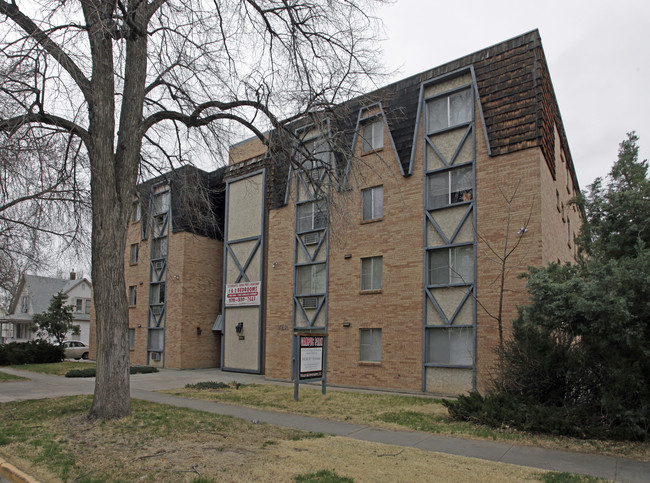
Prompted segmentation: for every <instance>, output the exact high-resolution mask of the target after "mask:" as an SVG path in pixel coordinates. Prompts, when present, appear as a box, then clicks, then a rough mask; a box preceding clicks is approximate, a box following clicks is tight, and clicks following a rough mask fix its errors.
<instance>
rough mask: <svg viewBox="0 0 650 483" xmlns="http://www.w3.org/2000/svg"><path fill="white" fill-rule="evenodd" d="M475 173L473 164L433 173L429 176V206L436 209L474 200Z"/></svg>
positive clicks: (430, 208)
mask: <svg viewBox="0 0 650 483" xmlns="http://www.w3.org/2000/svg"><path fill="white" fill-rule="evenodd" d="M473 189H474V173H473V171H472V166H471V165H465V166H462V167H459V168H454V169H448V170H446V171H442V172H439V173H433V174H430V175H428V177H427V208H428V209H429V210H435V209H437V208H444V207H446V206H449V205H454V204H457V203H463V202H466V201H472V198H473V197H474V193H473Z"/></svg>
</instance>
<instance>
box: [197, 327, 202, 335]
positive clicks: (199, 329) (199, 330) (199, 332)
mask: <svg viewBox="0 0 650 483" xmlns="http://www.w3.org/2000/svg"><path fill="white" fill-rule="evenodd" d="M201 332H202V331H201V327H197V328H196V335H201Z"/></svg>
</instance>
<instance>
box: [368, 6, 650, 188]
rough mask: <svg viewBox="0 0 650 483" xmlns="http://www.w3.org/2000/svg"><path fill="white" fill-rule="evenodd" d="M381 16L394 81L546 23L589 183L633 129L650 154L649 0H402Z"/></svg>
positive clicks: (580, 168) (573, 140)
mask: <svg viewBox="0 0 650 483" xmlns="http://www.w3.org/2000/svg"><path fill="white" fill-rule="evenodd" d="M378 15H379V16H380V17H381V18H382V20H383V21H384V25H385V29H386V32H385V35H386V40H385V41H384V42H383V50H384V56H383V58H384V63H385V66H386V68H387V69H388V70H395V69H399V72H398V74H397V75H396V76H395V77H394V78H393V79H391V80H399V79H401V78H403V77H407V76H410V75H412V74H417V73H418V72H422V71H425V70H428V69H430V68H432V67H436V66H439V65H441V64H444V63H446V62H449V61H452V60H455V59H457V58H459V57H463V56H465V55H467V54H470V53H473V52H476V51H478V50H481V49H483V48H485V47H489V46H491V45H494V44H497V43H500V42H502V41H504V40H507V39H510V38H512V37H516V36H518V35H520V34H523V33H525V32H528V31H530V30H533V29H536V28H537V29H539V32H540V35H541V37H542V46H543V48H544V53H545V54H546V61H547V63H548V65H549V70H550V73H551V81H552V82H553V87H554V89H555V95H556V96H557V98H558V103H559V106H560V113H561V115H562V120H563V121H564V126H565V129H566V132H567V137H568V140H569V148H570V150H571V155H572V157H573V161H574V163H575V165H576V170H577V173H578V181H579V183H580V187H581V189H586V188H587V185H589V184H590V183H591V182H592V181H593V180H594V178H595V177H597V176H606V175H607V173H608V172H609V170H610V168H611V166H612V164H613V163H614V161H615V160H616V158H617V152H618V145H619V143H620V142H621V141H622V140H623V139H624V138H625V135H626V133H627V132H629V131H632V130H634V131H636V132H637V135H638V136H639V137H640V140H639V145H640V146H641V152H640V157H641V159H646V158H649V157H650V2H649V1H648V0H635V1H631V0H619V1H617V2H613V1H611V0H610V1H602V0H590V1H586V0H580V1H577V0H564V1H558V0H545V1H539V0H536V1H529V0H519V1H513V0H490V1H478V0H466V1H464V2H453V1H452V2H450V1H445V2H442V1H439V0H396V2H395V3H393V4H391V5H387V6H384V7H382V8H381V9H380V10H379V12H378ZM387 83H388V82H386V84H387Z"/></svg>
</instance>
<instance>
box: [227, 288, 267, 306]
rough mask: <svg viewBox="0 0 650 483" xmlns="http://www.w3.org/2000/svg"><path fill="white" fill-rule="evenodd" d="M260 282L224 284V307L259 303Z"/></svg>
mask: <svg viewBox="0 0 650 483" xmlns="http://www.w3.org/2000/svg"><path fill="white" fill-rule="evenodd" d="M261 288H262V282H242V283H229V284H227V285H226V307H242V306H247V305H259V304H260V291H261Z"/></svg>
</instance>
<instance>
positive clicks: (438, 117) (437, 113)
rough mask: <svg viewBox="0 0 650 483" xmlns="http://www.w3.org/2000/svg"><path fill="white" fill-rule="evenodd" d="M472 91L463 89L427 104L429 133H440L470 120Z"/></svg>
mask: <svg viewBox="0 0 650 483" xmlns="http://www.w3.org/2000/svg"><path fill="white" fill-rule="evenodd" d="M473 107H474V106H473V103H472V91H471V90H470V89H469V88H468V89H463V90H460V91H456V92H452V93H451V94H449V95H443V96H439V97H436V98H434V99H432V100H430V101H429V102H428V103H427V111H428V130H429V132H430V133H431V132H436V131H441V130H443V129H447V128H450V127H454V126H458V125H461V124H466V123H468V122H470V121H471V120H472V110H473Z"/></svg>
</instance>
